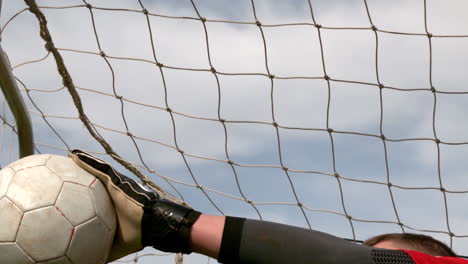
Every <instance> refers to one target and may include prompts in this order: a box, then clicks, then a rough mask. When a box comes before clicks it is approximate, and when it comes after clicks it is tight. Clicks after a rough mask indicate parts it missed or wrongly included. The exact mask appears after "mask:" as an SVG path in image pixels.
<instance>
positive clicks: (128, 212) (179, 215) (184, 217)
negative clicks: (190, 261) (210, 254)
mask: <svg viewBox="0 0 468 264" xmlns="http://www.w3.org/2000/svg"><path fill="white" fill-rule="evenodd" d="M69 156H70V157H71V158H72V159H73V160H74V161H75V162H76V163H77V164H78V165H79V166H80V167H82V168H83V169H85V170H86V171H88V172H90V173H91V174H93V175H94V176H96V177H97V178H98V179H100V180H101V181H102V182H103V183H104V185H105V186H106V188H107V190H108V192H109V195H110V197H111V198H112V200H113V202H114V206H115V210H116V213H117V231H116V237H115V239H114V244H113V246H112V250H111V253H110V255H109V259H108V261H113V260H116V259H119V258H121V257H123V256H126V255H128V254H131V253H134V252H137V251H139V250H141V249H142V248H143V247H146V246H152V247H154V248H156V249H159V250H162V251H166V252H176V253H186V254H189V253H191V250H190V228H191V226H192V225H193V224H194V223H195V221H196V220H197V219H198V217H200V215H201V214H200V213H199V212H197V211H195V210H193V209H191V208H189V207H186V206H183V205H179V204H177V203H174V202H171V201H169V200H166V199H161V197H160V195H159V194H157V193H155V192H152V191H149V190H147V189H146V188H144V187H143V186H141V185H140V184H139V183H137V182H136V181H134V180H132V179H130V178H128V177H126V176H124V175H122V174H120V173H118V172H117V171H115V170H114V168H112V166H111V165H109V164H108V163H107V162H105V161H102V160H100V159H98V158H95V157H93V156H91V155H90V154H88V153H85V152H83V151H81V150H77V149H75V150H72V151H71V152H70V154H69Z"/></svg>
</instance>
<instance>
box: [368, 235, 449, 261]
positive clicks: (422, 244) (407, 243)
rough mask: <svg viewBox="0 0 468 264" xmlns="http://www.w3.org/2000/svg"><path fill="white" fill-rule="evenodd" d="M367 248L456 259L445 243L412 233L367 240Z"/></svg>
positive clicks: (380, 236)
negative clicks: (399, 250)
mask: <svg viewBox="0 0 468 264" xmlns="http://www.w3.org/2000/svg"><path fill="white" fill-rule="evenodd" d="M363 244H364V245H366V246H371V247H378V248H386V249H405V250H413V251H419V252H422V253H426V254H429V255H432V256H445V257H456V256H457V255H456V254H455V252H453V250H452V249H451V248H450V247H448V246H447V245H445V244H444V243H443V242H441V241H439V240H437V239H434V238H433V237H431V236H426V235H420V234H412V233H404V234H401V233H392V234H382V235H378V236H375V237H372V238H369V239H367V240H366V241H364V243H363Z"/></svg>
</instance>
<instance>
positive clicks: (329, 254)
mask: <svg viewBox="0 0 468 264" xmlns="http://www.w3.org/2000/svg"><path fill="white" fill-rule="evenodd" d="M218 261H219V262H220V263H225V264H234V263H235V264H250V263H255V264H280V263H295V264H414V262H413V260H412V259H411V257H410V256H409V255H408V254H406V253H405V252H403V251H398V250H385V249H376V248H372V247H367V246H363V245H358V244H355V243H352V242H349V241H346V240H343V239H341V238H338V237H334V236H331V235H328V234H325V233H322V232H318V231H314V230H309V229H304V228H299V227H293V226H288V225H282V224H276V223H271V222H264V221H257V220H248V219H244V218H234V217H227V218H226V224H225V226H224V233H223V240H222V243H221V250H220V253H219V258H218Z"/></svg>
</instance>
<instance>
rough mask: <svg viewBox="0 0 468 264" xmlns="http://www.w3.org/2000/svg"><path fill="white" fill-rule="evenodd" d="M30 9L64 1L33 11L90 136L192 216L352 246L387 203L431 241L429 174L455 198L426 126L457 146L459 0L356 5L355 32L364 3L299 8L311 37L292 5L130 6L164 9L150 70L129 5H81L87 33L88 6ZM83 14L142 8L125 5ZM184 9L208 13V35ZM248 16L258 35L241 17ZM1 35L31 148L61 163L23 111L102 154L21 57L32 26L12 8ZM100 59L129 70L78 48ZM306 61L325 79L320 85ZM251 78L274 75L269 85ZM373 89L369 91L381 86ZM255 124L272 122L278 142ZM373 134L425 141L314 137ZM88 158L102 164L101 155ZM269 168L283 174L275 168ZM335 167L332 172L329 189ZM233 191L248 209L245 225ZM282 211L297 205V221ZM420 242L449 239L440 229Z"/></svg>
mask: <svg viewBox="0 0 468 264" xmlns="http://www.w3.org/2000/svg"><path fill="white" fill-rule="evenodd" d="M37 2H38V4H39V5H40V6H48V7H57V6H62V7H63V6H70V7H73V8H67V9H63V8H60V9H52V8H43V9H42V11H43V12H44V14H45V16H46V18H47V20H48V27H49V30H50V32H51V35H52V37H53V41H54V43H55V46H56V47H57V48H59V49H60V53H61V55H62V56H63V58H64V61H65V64H66V67H67V69H68V71H69V72H70V75H71V76H72V78H73V80H74V84H75V85H76V86H77V87H80V88H83V89H78V92H79V95H80V97H81V99H82V101H83V106H84V109H85V112H86V114H87V115H88V117H89V118H90V120H91V121H92V122H93V123H94V124H96V125H98V126H99V127H98V128H97V130H98V131H99V133H100V134H101V135H102V136H103V137H104V138H105V139H106V140H107V141H108V142H109V143H110V144H111V145H112V146H113V148H114V149H115V151H116V152H117V153H119V154H120V155H121V156H122V157H124V158H125V159H127V160H129V161H131V162H133V163H135V164H138V165H140V166H142V165H144V164H146V166H148V167H149V168H150V169H151V170H154V171H156V172H157V173H158V175H162V176H163V177H166V178H167V179H169V180H164V179H163V178H162V177H159V176H158V175H154V174H150V173H148V172H146V173H147V175H148V176H149V177H150V178H151V180H153V181H154V182H155V183H156V184H158V185H160V186H162V187H163V188H164V189H166V190H167V191H169V192H170V193H172V194H173V195H175V196H177V197H179V198H183V199H184V200H185V201H187V202H188V203H189V204H191V205H192V206H193V207H194V208H195V209H197V210H200V211H203V212H205V213H210V214H226V215H235V216H242V217H249V218H254V219H259V218H260V216H261V217H262V219H264V220H268V221H274V222H280V223H284V224H290V225H296V226H300V227H304V228H308V223H307V222H309V223H310V225H311V227H312V228H313V229H317V230H320V231H324V232H328V233H331V234H333V235H336V236H340V237H344V238H355V239H357V240H363V239H366V238H368V237H370V236H373V235H377V234H380V233H384V232H401V228H400V227H399V226H398V225H397V224H394V223H378V222H376V221H386V222H396V221H397V220H396V219H397V218H396V214H395V210H394V207H395V208H396V209H397V210H396V211H397V213H398V216H399V217H400V220H401V222H403V223H404V224H405V225H407V226H410V227H413V228H416V229H423V230H433V231H442V232H447V221H446V216H445V202H444V196H443V195H442V192H441V191H440V190H439V189H440V179H441V181H442V186H443V187H444V188H445V189H447V190H450V191H459V192H463V191H467V190H468V188H467V187H465V186H466V185H467V183H468V180H467V178H466V175H465V173H466V171H467V170H466V169H467V168H466V164H468V163H467V162H466V161H467V158H466V157H467V155H466V154H467V152H468V146H467V145H466V144H440V145H439V150H438V148H437V144H436V143H435V142H434V139H435V135H434V131H435V133H436V135H437V138H438V139H440V140H441V142H444V143H465V142H468V133H467V132H468V124H467V123H466V121H465V115H466V113H467V112H468V104H467V102H468V95H466V94H462V93H459V94H454V93H455V92H467V91H468V88H467V85H466V84H467V83H468V77H467V76H468V75H466V73H465V69H466V67H467V66H468V51H467V50H466V48H465V47H466V44H468V43H467V42H468V37H454V36H466V35H468V31H467V30H466V26H465V25H466V24H467V23H468V21H467V20H468V18H467V17H466V15H465V14H464V13H463V10H465V9H466V8H467V7H468V6H467V3H465V2H464V1H461V0H458V1H456V0H451V1H442V0H438V1H435V0H428V1H426V8H425V6H424V1H422V0H421V1H403V0H397V1H391V2H389V1H386V2H382V1H376V0H372V1H367V6H368V10H369V16H370V18H371V20H372V23H373V24H374V25H375V26H376V28H377V29H379V30H380V31H378V32H377V34H375V33H374V31H372V30H371V29H370V27H371V22H370V20H369V16H368V13H367V11H366V5H365V2H364V1H357V0H347V1H338V0H333V1H331V0H314V1H310V2H311V4H312V10H313V13H314V18H315V20H316V23H318V24H320V25H321V26H322V28H321V29H320V39H319V35H318V31H317V28H316V27H314V26H313V25H311V24H312V23H313V20H312V17H311V11H310V10H311V9H310V6H309V2H308V1H307V0H288V1H276V0H275V1H271V0H254V1H253V3H254V4H255V11H256V12H255V14H256V17H257V18H255V15H254V12H253V8H252V2H251V1H247V0H242V1H241V0H239V1H228V0H216V1H214V0H194V1H193V3H195V6H196V10H195V9H194V7H193V5H192V4H191V2H190V1H187V0H172V1H162V0H154V1H149V0H146V1H142V3H143V5H144V6H145V8H146V9H147V10H148V11H149V12H150V13H152V14H158V15H163V16H166V17H161V16H150V18H149V21H150V25H151V29H152V40H153V43H154V47H155V54H156V58H157V60H158V62H160V63H162V64H163V65H165V66H166V67H164V68H163V70H162V72H163V74H164V75H161V72H160V71H159V69H158V68H157V67H156V66H155V64H154V62H155V60H154V57H153V51H152V46H151V41H150V39H151V38H150V34H149V31H148V24H147V21H146V18H145V16H144V15H143V14H142V13H141V12H131V11H115V10H113V11H109V10H102V9H92V10H93V18H94V26H95V27H93V21H92V19H91V16H90V12H89V10H88V9H87V8H85V7H83V6H80V5H83V2H82V1H78V0H67V1H63V0H61V1H58V0H48V1H37ZM88 3H90V4H91V5H93V6H94V7H106V8H113V9H126V10H138V11H141V10H142V8H141V7H140V6H139V3H138V1H123V0H118V1H112V2H109V1H102V0H100V1H88ZM24 8H25V4H24V3H23V2H22V1H4V3H3V7H2V14H1V16H0V25H2V27H3V26H4V25H5V24H6V23H7V22H8V21H9V19H10V18H11V17H13V16H14V15H15V14H17V13H18V12H20V11H21V10H22V9H24ZM425 10H426V21H427V31H428V32H430V33H431V34H433V35H434V37H433V38H432V39H431V45H429V39H428V37H427V35H426V28H425V26H426V25H425V12H424V11H425ZM196 11H198V13H199V14H200V16H201V17H204V18H206V19H207V20H208V21H207V22H206V32H207V36H208V37H206V36H205V30H204V27H203V23H202V22H201V21H200V20H199V17H198V15H197V12H196ZM169 17H178V18H177V19H175V18H169ZM181 17H184V18H194V19H181ZM213 20H216V21H218V22H213ZM256 20H258V21H259V22H260V23H261V25H262V31H263V36H262V32H261V31H260V30H259V27H258V26H257V25H255V23H253V22H255V21H256ZM219 21H236V22H241V23H226V22H219ZM280 24H281V25H283V26H278V25H280ZM284 24H286V25H284ZM291 24H294V25H291ZM274 25H276V26H274ZM94 28H95V29H96V33H97V35H98V40H99V45H98V42H97V41H96V38H95V34H94ZM384 31H385V32H384ZM389 32H390V33H389ZM391 32H393V33H391ZM395 32H396V33H398V34H395ZM415 34H419V35H415ZM376 36H377V37H376ZM441 36H443V37H441ZM1 39H2V40H1V45H2V48H3V49H4V50H5V52H6V53H7V54H8V57H9V59H10V62H11V65H12V67H13V68H14V69H13V73H14V75H15V76H16V77H17V78H18V79H19V80H21V82H22V83H24V84H25V85H26V87H27V88H28V89H32V90H31V91H30V92H29V96H28V94H27V93H26V92H25V90H24V87H23V86H21V85H20V87H21V88H22V89H23V91H22V94H23V96H24V100H25V102H26V104H27V106H28V109H30V113H31V119H32V122H33V127H34V130H35V141H36V147H37V149H38V151H40V152H41V153H54V154H61V155H66V149H67V146H66V145H65V144H64V143H63V142H62V141H61V140H60V139H59V138H58V137H57V136H56V135H55V133H54V132H53V131H52V130H51V128H50V127H49V126H48V125H47V124H46V123H45V122H44V119H42V118H41V117H40V115H37V113H40V112H43V113H44V114H45V115H46V116H47V118H46V120H47V121H48V122H49V123H50V124H51V126H52V127H53V128H54V129H55V130H56V131H57V132H58V134H60V136H61V137H62V138H63V139H64V141H65V142H66V143H67V145H68V146H69V147H70V148H81V149H84V150H87V151H93V152H98V153H102V152H103V149H102V147H101V146H100V145H99V144H97V142H96V141H95V140H94V139H92V137H91V136H90V135H89V133H88V132H87V131H86V129H85V128H84V126H83V124H82V123H81V121H79V120H78V119H77V118H76V117H77V111H76V108H75V107H74V105H73V103H72V100H71V97H70V95H69V93H68V92H67V91H66V90H65V89H61V88H62V81H61V79H60V76H59V75H58V74H57V70H56V65H55V61H54V60H53V58H52V56H48V57H46V58H45V59H44V60H40V61H38V62H32V63H28V64H23V63H25V62H31V61H36V60H39V59H41V58H44V57H45V56H46V55H47V51H46V50H45V49H44V42H43V40H42V39H41V38H40V37H39V30H38V22H37V20H36V19H35V17H34V16H33V15H32V14H31V13H29V12H28V11H24V12H21V13H19V14H18V15H17V16H16V17H15V18H14V19H13V20H11V21H10V22H9V23H8V24H7V25H6V27H4V29H3V31H2V35H1ZM207 39H208V44H209V53H208V52H207V50H208V49H207V42H206V41H207ZM320 40H321V42H322V44H323V51H322V48H321V45H320ZM376 40H377V41H376ZM264 41H265V43H266V46H264ZM99 46H100V47H101V49H100V48H99ZM376 47H377V49H376ZM72 50H74V51H72ZM77 50H79V51H83V52H86V53H83V52H76V51H77ZM101 50H102V51H103V52H104V53H105V54H106V55H107V56H114V57H120V58H133V59H132V60H129V59H112V58H109V59H108V61H109V64H107V63H106V61H105V60H104V59H103V58H102V57H100V56H99V55H96V54H99V52H100V51H101ZM265 50H266V56H265ZM376 50H377V52H376ZM322 53H323V56H322ZM208 55H209V56H208ZM135 59H137V60H135ZM210 61H211V65H212V66H213V67H214V68H215V69H216V71H217V72H219V74H217V75H216V76H215V75H214V74H213V73H211V72H210V71H209V69H210V68H211V66H210ZM376 61H377V66H378V67H376ZM109 65H110V66H111V67H109ZM323 65H325V69H326V72H327V75H328V76H329V77H330V78H331V79H332V80H331V81H330V82H329V84H330V89H329V87H328V82H327V81H326V80H325V79H324V78H323V77H324V75H325V74H324V67H323ZM181 68H183V69H185V70H181ZM111 69H112V71H111ZM188 69H194V70H188ZM268 72H269V73H270V74H273V75H274V76H275V78H273V81H271V79H270V78H268V77H267V76H268ZM162 76H164V79H163V77H162ZM337 80H341V81H337ZM378 80H380V83H381V84H383V85H384V86H385V88H383V89H382V91H381V92H380V89H379V87H378V86H377V85H376V84H378ZM431 82H432V85H433V87H434V88H435V89H436V90H437V91H438V92H437V93H436V94H435V97H434V94H433V93H432V92H431V91H430V90H428V89H430V88H431ZM164 83H165V86H164ZM218 83H219V85H218ZM272 83H273V89H272ZM164 87H166V92H165V89H164ZM389 87H392V88H397V89H398V90H397V89H390V88H389ZM34 89H36V90H34ZM85 89H87V90H85ZM37 90H41V91H37ZM89 90H92V91H94V92H90V91H89ZM329 91H330V92H329ZM114 93H115V94H117V95H119V96H122V97H123V98H125V99H126V100H129V101H125V102H124V103H123V106H124V107H123V111H122V108H121V107H122V105H121V103H120V101H119V100H117V99H116V97H115V96H114ZM434 98H435V99H434ZM0 99H2V98H0ZM381 99H382V100H381ZM130 101H132V102H137V103H138V104H136V103H132V102H130ZM1 102H2V101H1V100H0V103H1ZM166 103H167V105H168V106H169V107H170V108H171V109H172V111H174V112H177V113H181V114H176V115H174V120H172V119H171V116H170V115H169V113H168V112H167V111H165V110H164V109H165V108H166V107H167V106H166ZM148 105H150V106H151V107H148ZM434 105H435V106H436V107H435V118H434V114H433V113H434ZM272 109H273V110H272ZM4 112H7V113H6V114H5V116H7V119H8V120H10V121H11V122H13V121H12V120H13V119H12V117H11V114H10V113H8V110H7V109H6V110H5V111H1V112H0V113H4ZM327 112H328V115H327ZM122 113H123V114H122ZM2 115H3V114H2ZM218 115H219V116H221V118H222V119H224V120H227V121H231V122H226V123H225V125H226V133H225V130H224V127H223V124H222V123H221V122H219V116H218ZM122 116H123V117H125V120H126V121H127V126H128V127H129V131H130V132H131V133H132V134H133V135H135V136H138V137H140V138H144V139H149V140H143V139H138V140H136V142H137V145H138V150H139V151H140V153H141V156H142V157H143V158H142V159H140V157H139V155H138V151H137V149H136V148H135V145H134V144H133V142H132V141H131V140H130V138H129V137H128V136H127V135H125V133H126V130H127V129H126V127H125V123H124V121H123V118H122ZM327 116H328V126H327ZM193 117H197V118H193ZM273 117H274V120H275V122H277V123H278V124H279V125H280V126H281V127H282V128H279V129H278V134H277V130H276V129H275V127H274V126H273V125H272V123H273ZM433 120H435V122H434V121H433ZM233 121H239V122H233ZM240 121H242V122H240ZM381 126H382V131H383V134H384V135H385V137H386V138H387V139H394V140H400V139H432V140H408V141H385V146H384V144H383V141H382V139H380V138H378V137H373V136H364V135H357V134H350V133H332V139H333V151H332V144H331V141H330V135H329V133H328V132H327V131H326V129H327V128H332V129H333V130H334V131H344V132H352V133H361V134H371V135H377V136H380V133H381V132H380V129H381V128H380V127H381ZM102 127H105V128H107V129H103V128H102ZM174 127H175V132H174ZM285 127H287V128H289V129H286V128H285ZM291 128H295V129H291ZM3 130H5V131H7V132H8V131H9V130H8V128H5V127H4V128H3ZM10 132H11V130H10ZM10 134H11V133H10ZM10 134H8V133H6V134H4V133H2V134H0V136H2V137H1V138H0V139H2V141H3V143H4V144H3V145H4V146H6V145H8V144H6V143H11V142H13V144H17V143H16V141H14V140H12V139H11V138H12V137H11V136H10ZM278 135H279V136H278ZM174 138H175V139H176V141H175V140H174ZM278 138H279V139H280V140H279V143H278ZM176 143H177V146H179V148H180V149H182V150H183V151H184V153H186V154H189V155H192V156H188V155H185V161H184V159H183V158H182V156H181V154H180V153H179V152H177V151H176V150H175V149H174V147H175V146H176ZM51 146H52V147H51ZM226 146H227V151H226ZM384 147H385V148H384ZM385 149H386V152H385ZM226 153H227V154H228V155H229V159H230V160H232V161H233V162H234V163H236V164H241V165H243V166H234V168H235V173H234V172H233V170H232V168H231V166H230V165H229V164H228V163H227V162H226V161H227V160H228V158H227V155H226ZM385 153H386V155H385ZM14 154H15V153H14ZM14 154H13V156H14ZM99 156H100V157H101V158H103V159H105V160H107V161H109V162H112V163H113V164H115V162H114V161H113V160H112V159H111V158H110V157H109V156H105V155H99ZM199 157H203V158H199ZM13 159H15V158H14V157H13V158H12V157H9V155H7V152H6V151H2V153H1V154H0V162H1V165H2V166H3V165H4V164H7V163H8V162H10V161H12V160H13ZM223 161H224V162H223ZM143 162H144V164H143ZM281 164H283V165H284V166H285V167H287V168H288V169H290V170H289V171H288V174H287V175H286V173H285V171H284V170H282V169H281V166H282V165H281ZM439 164H440V165H439ZM115 165H116V167H117V168H118V169H120V170H122V171H124V172H125V173H127V174H128V173H129V172H128V171H125V170H124V169H123V168H122V167H120V166H119V165H117V164H115ZM244 165H245V166H244ZM247 165H248V166H247ZM387 166H388V177H389V178H390V182H391V183H392V184H393V185H398V186H403V187H405V188H406V189H401V188H396V187H392V188H391V190H392V194H393V197H394V204H395V206H394V205H393V204H392V201H391V199H390V198H391V196H390V192H389V188H388V186H387V185H384V184H375V183H370V182H380V183H387ZM439 170H440V173H439ZM304 171H308V173H304ZM310 172H318V173H310ZM335 172H336V173H338V174H339V175H340V176H341V178H339V179H340V180H339V181H337V178H336V177H334V176H333V174H334V173H335ZM439 174H440V176H441V178H439ZM236 176H237V181H236ZM194 179H195V180H196V182H195V180H194ZM349 179H351V180H349ZM366 181H367V182H366ZM168 182H171V185H172V186H171V185H169V184H168ZM196 184H199V185H201V186H203V187H204V188H206V189H205V190H206V192H205V193H203V192H202V191H201V190H200V189H199V188H196ZM238 186H240V190H239V188H238ZM427 187H430V188H432V189H428V188H427ZM340 188H341V191H340ZM408 188H413V189H411V190H410V189H408ZM415 188H416V189H417V188H423V189H419V190H415ZM232 197H234V198H232ZM243 197H245V198H246V199H247V200H251V201H254V202H255V203H257V205H256V208H257V210H258V211H259V212H260V214H258V213H257V210H256V209H254V208H253V207H252V206H251V205H250V204H249V203H247V202H246V201H244V199H243ZM467 199H468V195H466V194H464V193H447V204H448V215H449V226H450V230H451V231H452V232H453V233H454V234H456V235H457V236H465V235H468V230H467V227H466V224H465V222H466V221H467V220H468V215H467V214H466V213H465V211H464V210H463V209H464V205H465V204H466V200H467ZM298 200H299V201H300V203H302V204H303V205H304V206H305V207H306V208H309V209H312V210H307V209H305V210H304V212H305V214H306V216H307V219H306V218H305V217H304V215H303V212H302V211H301V209H300V207H298V206H297V203H298V202H297V201H298ZM342 201H343V202H342ZM346 213H347V214H348V215H350V216H352V218H353V219H361V220H364V221H357V220H353V221H351V223H352V225H351V224H350V221H349V220H348V219H347V218H346V217H344V216H343V214H346ZM353 231H354V232H353ZM405 231H411V230H410V229H407V228H405ZM427 234H430V235H433V236H435V237H436V238H438V239H441V240H443V241H445V242H447V243H449V242H450V240H449V236H448V235H447V234H444V233H437V232H430V233H427ZM452 242H453V248H454V249H455V251H456V252H457V253H459V254H463V255H468V252H467V251H466V246H467V245H468V240H467V239H466V238H457V237H456V238H454V239H453V241H452ZM147 252H152V253H154V252H155V251H152V250H146V251H145V253H147ZM132 257H133V256H132ZM154 261H158V262H159V263H173V255H170V256H166V257H155V258H153V257H151V258H146V257H142V258H140V260H139V263H144V264H145V263H153V262H154ZM207 261H208V260H207V258H206V257H203V256H199V255H196V254H192V255H190V256H188V257H186V262H187V263H206V262H207ZM211 261H214V260H211Z"/></svg>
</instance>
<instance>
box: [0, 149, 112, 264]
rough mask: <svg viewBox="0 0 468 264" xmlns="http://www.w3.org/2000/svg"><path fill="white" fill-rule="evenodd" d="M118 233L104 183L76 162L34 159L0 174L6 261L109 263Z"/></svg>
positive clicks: (0, 231)
mask: <svg viewBox="0 0 468 264" xmlns="http://www.w3.org/2000/svg"><path fill="white" fill-rule="evenodd" d="M115 229H116V216H115V210H114V207H113V205H112V200H111V199H110V197H109V196H108V193H107V191H106V189H105V187H104V185H103V184H102V183H101V182H100V181H99V180H98V179H96V178H95V177H94V176H93V175H91V174H90V173H88V172H87V171H85V170H84V169H82V168H80V167H79V166H78V165H76V164H75V162H73V160H71V159H70V158H67V157H62V156H56V155H34V156H29V157H26V158H23V159H20V160H18V161H16V162H14V163H12V164H10V165H8V166H7V167H5V168H4V169H2V170H1V171H0V263H2V264H35V263H40V264H98V263H99V264H100V263H106V260H107V256H108V254H109V251H110V248H111V245H112V241H113V238H114V234H115Z"/></svg>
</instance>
